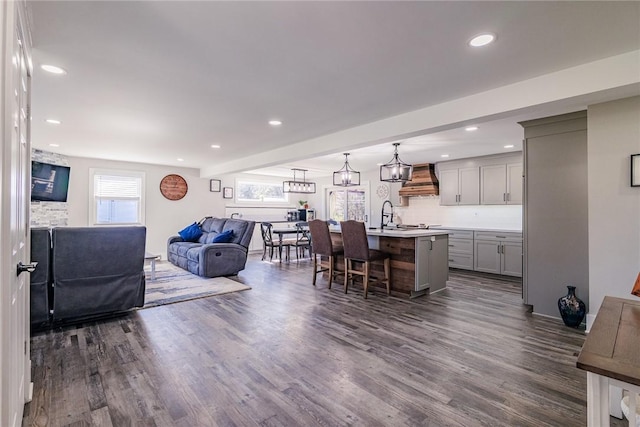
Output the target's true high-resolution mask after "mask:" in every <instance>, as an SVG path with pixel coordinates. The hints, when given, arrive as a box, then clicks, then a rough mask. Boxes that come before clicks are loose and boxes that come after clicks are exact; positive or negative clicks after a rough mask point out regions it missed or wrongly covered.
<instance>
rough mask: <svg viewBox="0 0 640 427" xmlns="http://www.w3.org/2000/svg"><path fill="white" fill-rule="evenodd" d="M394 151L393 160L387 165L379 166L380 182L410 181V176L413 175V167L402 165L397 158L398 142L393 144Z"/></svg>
mask: <svg viewBox="0 0 640 427" xmlns="http://www.w3.org/2000/svg"><path fill="white" fill-rule="evenodd" d="M393 145H394V147H395V150H394V152H393V159H391V161H390V162H389V163H387V164H384V165H382V166H380V181H386V182H406V181H411V175H412V174H413V166H411V165H409V164H407V163H404V162H403V161H402V160H400V158H399V157H398V145H400V143H399V142H395V143H394V144H393Z"/></svg>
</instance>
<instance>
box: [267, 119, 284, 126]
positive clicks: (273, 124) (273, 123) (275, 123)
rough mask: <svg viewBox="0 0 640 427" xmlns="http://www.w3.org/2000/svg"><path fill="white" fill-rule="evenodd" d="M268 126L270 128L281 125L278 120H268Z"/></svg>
mask: <svg viewBox="0 0 640 427" xmlns="http://www.w3.org/2000/svg"><path fill="white" fill-rule="evenodd" d="M269 124H270V125H271V126H280V125H281V124H282V121H280V120H269Z"/></svg>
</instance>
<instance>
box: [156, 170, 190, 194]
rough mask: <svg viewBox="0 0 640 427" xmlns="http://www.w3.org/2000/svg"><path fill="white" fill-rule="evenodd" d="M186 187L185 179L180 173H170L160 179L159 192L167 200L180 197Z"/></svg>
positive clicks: (187, 187)
mask: <svg viewBox="0 0 640 427" xmlns="http://www.w3.org/2000/svg"><path fill="white" fill-rule="evenodd" d="M188 189H189V186H188V185H187V181H185V179H184V178H183V177H181V176H180V175H176V174H170V175H167V176H165V177H164V178H162V181H160V193H162V195H163V196H164V197H166V198H167V199H169V200H180V199H182V198H183V197H184V196H185V194H187V190H188Z"/></svg>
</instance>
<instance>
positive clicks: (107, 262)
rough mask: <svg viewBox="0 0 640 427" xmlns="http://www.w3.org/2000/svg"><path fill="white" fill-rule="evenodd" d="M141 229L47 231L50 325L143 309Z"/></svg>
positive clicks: (143, 281) (69, 228)
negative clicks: (50, 305) (50, 287)
mask: <svg viewBox="0 0 640 427" xmlns="http://www.w3.org/2000/svg"><path fill="white" fill-rule="evenodd" d="M146 234H147V229H146V228H145V227H56V228H54V229H53V230H52V234H51V237H52V243H53V245H52V246H53V249H52V252H51V265H52V278H53V290H54V295H53V296H54V298H53V321H54V322H55V321H59V320H66V319H70V318H86V317H94V316H99V315H104V314H108V313H116V312H121V311H125V310H128V309H130V308H133V307H142V306H143V305H144V292H145V278H144V248H145V240H146Z"/></svg>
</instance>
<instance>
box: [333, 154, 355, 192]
mask: <svg viewBox="0 0 640 427" xmlns="http://www.w3.org/2000/svg"><path fill="white" fill-rule="evenodd" d="M343 154H344V166H342V168H341V169H340V170H337V171H335V172H334V173H333V185H336V186H338V187H353V186H356V185H360V172H356V171H355V170H354V169H353V168H352V167H351V166H350V165H349V153H343Z"/></svg>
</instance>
